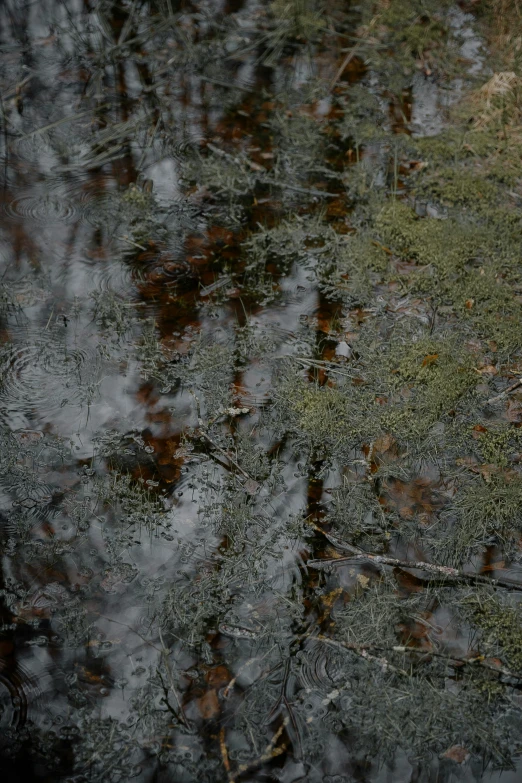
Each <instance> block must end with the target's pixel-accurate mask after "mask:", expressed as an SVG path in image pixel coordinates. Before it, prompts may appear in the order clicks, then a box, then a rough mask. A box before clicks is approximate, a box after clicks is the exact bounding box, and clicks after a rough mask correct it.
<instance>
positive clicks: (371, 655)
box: [309, 634, 522, 681]
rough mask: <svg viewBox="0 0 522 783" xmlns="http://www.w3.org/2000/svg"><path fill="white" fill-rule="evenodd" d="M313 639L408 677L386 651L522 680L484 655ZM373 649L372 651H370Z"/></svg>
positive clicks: (311, 637) (520, 675)
mask: <svg viewBox="0 0 522 783" xmlns="http://www.w3.org/2000/svg"><path fill="white" fill-rule="evenodd" d="M309 638H310V640H311V641H314V640H315V641H318V642H323V643H324V644H330V645H331V646H333V647H342V648H343V649H345V650H349V651H350V652H354V653H356V654H357V655H360V656H361V657H362V658H365V659H366V660H368V661H373V662H374V663H378V664H379V665H380V666H381V667H382V668H383V671H385V670H386V669H390V671H394V672H397V673H399V674H403V675H405V676H407V677H409V676H410V674H409V673H408V672H406V671H405V670H404V669H398V668H397V667H396V666H393V664H391V663H390V662H389V660H388V659H387V658H384V657H382V656H383V654H384V653H390V652H395V653H403V654H406V653H413V654H414V655H418V656H419V657H424V656H425V655H429V656H431V657H432V658H442V659H443V660H446V661H449V662H454V663H461V664H464V665H466V666H481V667H482V668H484V669H488V670H489V671H492V672H496V673H497V674H502V675H504V676H505V677H510V678H511V679H513V680H518V681H521V680H522V674H518V673H517V672H513V671H511V669H507V668H506V667H505V666H495V664H493V663H489V661H488V659H487V658H486V657H485V656H484V655H476V656H475V657H474V658H462V657H460V656H458V655H448V654H446V653H440V652H436V651H434V650H421V649H419V648H417V647H407V646H406V645H393V647H381V646H379V645H376V644H357V643H356V642H341V641H338V640H337V639H329V638H328V637H327V636H324V635H323V634H319V635H318V636H310V637H309ZM370 651H371V652H370Z"/></svg>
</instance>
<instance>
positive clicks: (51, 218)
mask: <svg viewBox="0 0 522 783" xmlns="http://www.w3.org/2000/svg"><path fill="white" fill-rule="evenodd" d="M4 212H5V214H6V215H7V216H8V217H9V218H10V219H11V220H23V221H26V220H30V221H32V222H34V223H42V224H45V223H72V222H74V221H76V220H78V219H79V217H80V214H79V211H78V207H77V205H75V204H74V203H73V202H72V201H70V200H69V199H67V198H64V197H63V196H59V195H58V194H57V193H49V194H47V195H46V196H43V195H42V196H39V195H34V196H19V197H18V198H15V199H13V200H12V201H10V202H9V203H8V204H6V205H5V206H4Z"/></svg>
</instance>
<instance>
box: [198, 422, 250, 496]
mask: <svg viewBox="0 0 522 783" xmlns="http://www.w3.org/2000/svg"><path fill="white" fill-rule="evenodd" d="M198 433H199V435H201V437H202V438H205V440H207V441H208V442H209V443H210V444H211V445H212V446H213V447H214V448H215V449H216V451H219V453H220V454H223V456H224V457H226V459H227V460H228V461H229V462H230V464H231V465H233V466H234V467H235V468H236V469H237V470H239V472H240V473H241V475H242V476H244V477H245V478H246V480H247V484H246V485H245V489H246V490H247V492H248V493H249V494H250V495H255V494H256V492H257V490H258V489H259V486H260V484H259V482H258V481H256V480H255V479H253V478H252V476H250V475H249V474H248V473H247V472H246V470H243V468H242V467H241V465H239V463H237V462H236V460H235V459H234V458H233V457H231V456H230V454H228V452H226V451H225V449H222V448H221V446H220V445H219V444H217V443H216V441H215V440H213V439H212V438H211V437H210V435H209V434H208V433H206V432H205V430H204V429H202V428H201V427H200V428H199V430H198Z"/></svg>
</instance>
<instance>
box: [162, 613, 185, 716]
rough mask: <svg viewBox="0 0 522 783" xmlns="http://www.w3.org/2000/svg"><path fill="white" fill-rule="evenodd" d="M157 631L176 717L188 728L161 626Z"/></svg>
mask: <svg viewBox="0 0 522 783" xmlns="http://www.w3.org/2000/svg"><path fill="white" fill-rule="evenodd" d="M158 631H159V638H160V642H161V647H162V650H161V654H162V656H163V660H164V661H165V670H166V672H167V677H168V678H169V683H170V687H171V688H172V693H173V694H174V698H175V699H176V704H177V705H178V718H179V719H180V720H181V722H182V723H183V724H184V726H186V727H187V728H189V726H190V723H189V722H188V720H187V716H186V715H185V710H184V709H183V705H182V703H181V699H180V697H179V696H178V691H177V689H176V686H175V684H174V678H173V676H172V671H171V668H170V662H169V658H168V654H167V653H168V647H166V646H165V642H164V641H163V634H162V633H161V628H158Z"/></svg>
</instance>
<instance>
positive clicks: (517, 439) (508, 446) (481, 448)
mask: <svg viewBox="0 0 522 783" xmlns="http://www.w3.org/2000/svg"><path fill="white" fill-rule="evenodd" d="M471 435H472V443H473V446H474V449H473V450H474V451H475V453H476V454H477V456H478V457H479V458H480V459H481V462H482V463H483V464H485V465H494V466H495V467H497V468H507V467H508V466H509V465H510V464H511V462H512V458H513V455H514V453H515V452H518V451H519V450H520V448H521V446H522V430H520V429H519V428H518V427H513V425H512V424H508V423H506V422H499V423H494V424H490V425H489V426H483V425H474V426H473V427H472V428H471Z"/></svg>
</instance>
